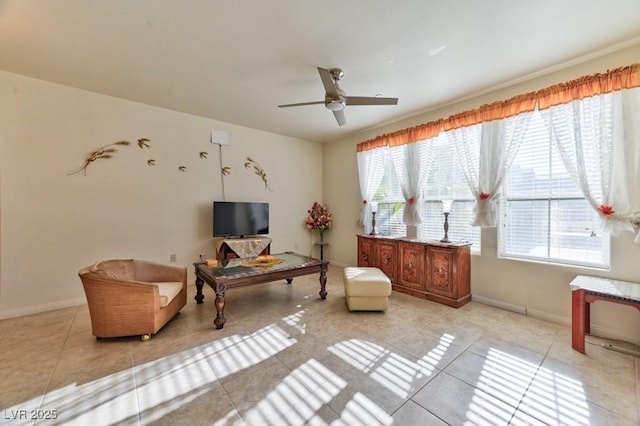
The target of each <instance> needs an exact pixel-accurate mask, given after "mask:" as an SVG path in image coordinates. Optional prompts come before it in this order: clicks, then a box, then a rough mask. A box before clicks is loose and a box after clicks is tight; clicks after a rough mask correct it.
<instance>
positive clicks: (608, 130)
mask: <svg viewBox="0 0 640 426" xmlns="http://www.w3.org/2000/svg"><path fill="white" fill-rule="evenodd" d="M541 114H542V117H543V118H544V120H545V122H546V123H547V124H548V125H549V126H550V127H551V129H552V132H551V133H552V135H553V136H554V138H555V142H556V144H557V146H558V149H559V151H560V155H561V156H562V160H563V162H564V164H565V166H566V168H567V170H568V171H569V173H570V174H571V176H572V177H573V178H574V179H575V180H576V182H577V183H578V185H579V186H580V189H581V190H582V193H583V194H584V196H585V198H586V199H587V201H588V202H589V204H590V205H591V206H592V207H593V209H595V210H596V211H598V212H599V214H600V218H601V223H602V227H603V229H604V230H606V231H608V232H610V233H611V234H612V235H618V234H619V233H620V231H630V232H635V233H636V237H635V240H634V242H636V243H638V244H640V234H639V233H638V223H639V222H640V189H639V188H638V182H640V125H639V124H638V116H639V114H640V88H636V89H626V90H621V91H615V92H611V93H606V94H601V95H595V96H591V97H588V98H584V99H579V100H574V101H573V102H571V103H567V104H561V105H556V106H552V107H549V108H548V109H545V110H543V111H541Z"/></svg>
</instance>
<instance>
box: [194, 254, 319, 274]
mask: <svg viewBox="0 0 640 426" xmlns="http://www.w3.org/2000/svg"><path fill="white" fill-rule="evenodd" d="M259 258H264V257H263V256H258V257H247V258H235V259H229V260H228V261H226V262H225V261H218V266H207V265H206V264H204V263H200V264H197V265H196V267H197V268H198V270H200V271H201V272H204V273H206V274H207V275H209V276H211V277H222V276H228V277H231V276H239V275H241V276H249V275H259V274H264V273H266V272H275V271H284V270H287V269H298V268H302V267H305V266H314V265H321V264H322V263H323V262H322V261H321V260H319V259H315V258H312V257H309V256H304V255H301V254H297V253H293V252H285V253H277V254H272V255H270V257H268V259H272V261H269V262H264V263H260V262H258V261H257V260H258V259H259ZM258 265H259V266H258Z"/></svg>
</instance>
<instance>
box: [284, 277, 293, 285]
mask: <svg viewBox="0 0 640 426" xmlns="http://www.w3.org/2000/svg"><path fill="white" fill-rule="evenodd" d="M285 280H287V284H291V283H292V282H293V278H285Z"/></svg>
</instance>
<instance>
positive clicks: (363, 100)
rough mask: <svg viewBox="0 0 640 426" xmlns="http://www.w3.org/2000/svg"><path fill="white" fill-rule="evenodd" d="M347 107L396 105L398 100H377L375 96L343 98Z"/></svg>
mask: <svg viewBox="0 0 640 426" xmlns="http://www.w3.org/2000/svg"><path fill="white" fill-rule="evenodd" d="M344 100H345V103H346V104H347V105H397V104H398V98H378V97H375V96H345V97H344Z"/></svg>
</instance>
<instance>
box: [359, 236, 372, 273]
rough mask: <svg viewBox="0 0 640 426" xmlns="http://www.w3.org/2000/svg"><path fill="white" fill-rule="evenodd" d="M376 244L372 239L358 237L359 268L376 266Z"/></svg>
mask: <svg viewBox="0 0 640 426" xmlns="http://www.w3.org/2000/svg"><path fill="white" fill-rule="evenodd" d="M375 249H376V243H375V240H374V239H372V238H365V237H358V266H372V267H375V266H376V253H375Z"/></svg>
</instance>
